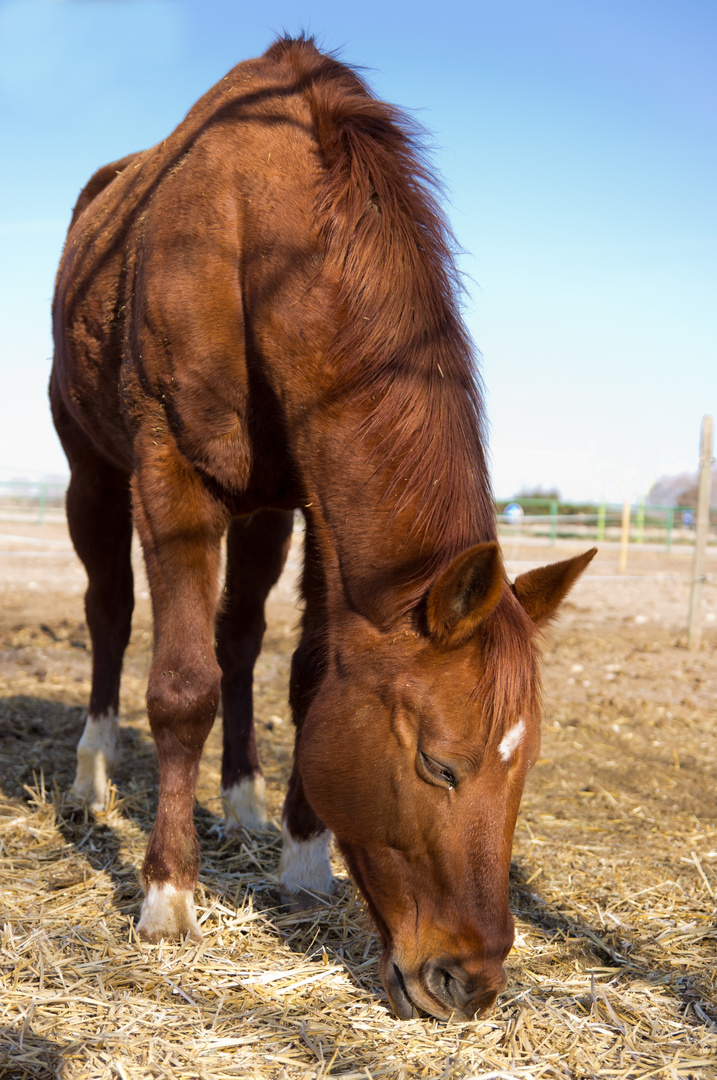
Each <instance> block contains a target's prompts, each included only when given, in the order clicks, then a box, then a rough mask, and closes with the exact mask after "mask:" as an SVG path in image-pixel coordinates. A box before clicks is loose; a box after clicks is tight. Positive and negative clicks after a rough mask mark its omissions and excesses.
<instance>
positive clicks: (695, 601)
mask: <svg viewBox="0 0 717 1080" xmlns="http://www.w3.org/2000/svg"><path fill="white" fill-rule="evenodd" d="M711 483H712V417H711V416H704V417H703V418H702V439H701V441H700V474H699V481H698V486H697V521H696V526H695V561H694V564H693V571H692V590H691V592H690V613H689V617H688V621H687V648H688V649H699V647H700V641H701V639H702V626H701V624H700V605H701V603H702V586H703V584H704V580H705V554H706V551H707V533H708V531H709V524H710V494H711V492H710V488H711Z"/></svg>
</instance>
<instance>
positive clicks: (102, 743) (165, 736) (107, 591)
mask: <svg viewBox="0 0 717 1080" xmlns="http://www.w3.org/2000/svg"><path fill="white" fill-rule="evenodd" d="M458 287H459V286H458V282H457V277H456V272H455V268H454V263H453V261H452V241H451V237H450V233H449V232H448V230H447V227H446V225H445V222H444V220H443V218H442V216H441V213H440V211H439V209H438V206H437V203H436V201H435V198H434V192H433V187H432V178H431V175H430V172H429V171H428V170H427V168H426V166H425V164H424V160H423V158H422V156H421V151H420V146H419V145H418V143H417V141H416V136H415V132H413V131H412V129H411V127H410V125H409V123H408V121H406V119H405V118H404V117H402V116H401V114H400V113H398V111H397V110H395V109H393V108H392V107H390V106H387V105H385V104H383V103H382V102H380V101H377V100H376V99H375V98H374V97H372V96H371V94H370V93H369V91H368V90H367V88H366V86H365V84H364V83H363V82H362V80H361V79H360V78H359V77H358V76H357V75H356V74H355V73H354V72H353V71H351V70H350V69H349V68H347V67H345V66H344V65H342V64H340V63H339V62H338V61H337V60H335V59H334V58H332V57H330V56H326V55H323V54H321V53H320V52H319V51H318V50H317V49H316V48H315V47H314V45H313V43H312V42H311V41H308V40H298V41H292V40H289V39H282V40H280V41H278V42H276V43H275V44H274V45H273V46H272V47H271V48H270V49H269V50H268V52H267V53H266V54H265V55H264V56H262V57H260V58H259V59H256V60H251V61H248V62H247V63H243V64H240V65H239V66H238V67H236V68H234V70H233V71H231V72H230V73H229V75H227V76H226V78H224V79H222V81H221V82H219V83H218V84H217V86H215V87H214V88H213V89H212V90H210V91H209V92H208V93H207V94H206V95H205V96H204V97H203V98H202V99H201V100H200V101H199V102H198V103H197V105H195V106H194V108H193V109H192V110H191V111H190V112H189V114H188V116H187V117H186V119H185V120H184V121H183V122H182V123H181V124H180V125H179V127H178V128H177V129H176V131H174V132H173V133H172V134H171V135H170V136H169V137H168V138H167V139H165V140H164V141H163V142H162V143H160V144H158V145H157V146H155V147H153V148H151V149H149V150H146V151H144V152H142V153H138V154H133V155H130V156H129V157H126V158H123V159H122V160H121V161H118V162H115V163H114V164H112V165H109V166H106V167H105V168H103V169H101V170H100V171H99V172H98V173H96V174H95V176H94V177H93V178H92V179H91V180H90V182H89V184H88V185H87V187H86V188H85V190H84V191H83V192H82V194H81V196H80V198H79V200H78V203H77V206H76V207H75V211H74V214H73V219H72V223H71V226H70V230H69V233H68V237H67V242H66V246H65V250H64V253H63V256H62V261H61V264H60V268H59V271H58V277H57V286H56V293H55V301H54V308H53V317H54V333H55V361H54V367H53V372H52V378H51V384H50V396H51V402H52V410H53V416H54V419H55V424H56V427H57V430H58V433H59V435H60V438H61V440H62V443H63V446H64V448H65V451H66V453H67V457H68V460H69V463H70V467H71V473H72V477H71V482H70V487H69V491H68V496H67V513H68V521H69V527H70V532H71V535H72V539H73V542H74V544H75V547H76V549H77V552H78V554H79V556H80V558H81V559H82V561H83V562H84V565H85V567H86V569H87V574H88V579H89V584H88V589H87V594H86V612H87V622H88V626H89V629H90V634H91V638H92V649H93V669H92V691H91V696H90V702H89V714H88V718H87V723H86V727H85V731H84V733H83V735H82V738H81V740H80V744H79V747H78V765H77V776H76V780H75V788H76V790H77V791H78V792H79V793H80V794H81V795H82V796H83V797H86V798H87V799H89V801H90V802H91V803H92V805H93V806H102V805H103V803H104V800H105V796H106V789H107V783H108V780H109V778H110V776H111V773H112V769H113V768H114V766H115V763H116V759H117V754H118V745H119V742H118V722H117V714H118V706H119V685H120V671H121V665H122V657H123V653H124V650H125V647H126V644H127V641H128V638H129V633H130V622H131V614H132V605H133V585H132V570H131V564H130V545H131V537H132V529H133V523H134V526H135V527H136V529H137V531H138V533H139V537H140V540H141V544H142V549H143V553H144V559H145V564H146V568H147V576H148V580H149V586H150V591H151V598H152V608H153V614H154V627H155V647H154V656H153V661H152V666H151V670H150V674H149V682H148V688H147V711H148V715H149V721H150V725H151V729H152V734H153V736H154V740H155V745H156V749H157V757H158V762H159V802H158V810H157V817H156V821H155V824H154V828H153V830H152V833H151V836H150V838H149V842H148V845H147V851H146V856H145V859H144V864H143V868H142V884H143V887H144V893H145V897H144V902H143V904H142V911H141V917H140V920H139V924H138V930H139V933H140V935H141V936H142V937H143V938H145V939H146V940H148V941H157V940H159V939H160V938H162V937H176V936H183V935H186V934H190V935H192V936H197V935H198V934H199V930H198V927H197V921H196V913H195V907H194V888H195V885H196V881H197V871H198V844H197V839H196V834H195V829H194V824H193V816H192V814H193V800H194V792H195V785H196V778H197V770H198V766H199V759H200V755H201V752H202V747H203V744H204V741H205V739H206V737H207V734H208V733H209V730H210V728H211V726H212V723H213V721H214V716H215V713H216V710H217V706H218V703H219V699H220V695H221V697H222V701H223V715H224V754H223V766H222V796H223V801H224V808H225V814H226V819H227V828H228V829H229V830H231V829H232V827H235V828H236V827H239V826H242V827H246V828H255V827H261V826H262V825H263V824H264V823H265V822H266V807H265V801H264V782H263V777H262V772H261V768H260V765H259V761H258V757H257V751H256V743H255V739H254V729H253V718H252V669H253V666H254V662H255V660H256V658H257V655H258V652H259V649H260V646H261V639H262V634H263V630H264V601H265V599H266V596H267V593H268V591H269V589H270V588H271V586H272V585H273V584H274V582H275V581H276V580H277V578H278V575H279V573H280V572H281V568H282V565H283V561H284V559H285V556H286V551H287V547H288V543H289V539H290V534H291V525H292V517H293V512H294V510H295V508H297V507H299V508H300V509H301V510H302V512H303V514H304V517H305V519H306V540H305V555H304V569H303V579H302V592H303V598H304V613H303V621H302V633H301V639H300V643H299V646H298V648H297V650H296V653H295V655H294V658H293V663H292V672H291V684H290V701H291V706H292V712H293V719H294V723H295V726H296V745H295V754H294V765H293V772H292V776H291V780H290V784H289V790H288V793H287V797H286V802H285V805H284V810H283V825H282V828H283V835H284V847H283V854H282V856H281V861H280V866H279V882H280V886H281V889H282V891H283V894H284V895H285V897H287V898H288V899H289V900H292V899H293V900H300V899H301V897H302V896H304V897H306V896H308V897H309V898H311V897H313V896H315V894H316V893H317V892H318V893H321V894H325V895H326V894H330V893H331V891H332V888H333V879H332V875H331V868H330V864H329V856H328V840H329V835H330V832H333V833H334V835H335V837H336V840H337V842H338V846H339V848H340V850H341V852H342V854H343V857H344V859H345V861H346V864H347V866H348V868H349V870H350V872H351V874H352V876H353V877H354V879H355V881H356V882H357V884H358V886H359V887H360V889H361V891H362V893H363V895H364V897H365V898H366V902H367V904H368V906H369V908H370V911H371V914H372V915H373V918H374V920H375V923H376V926H377V928H378V931H379V933H380V935H381V939H382V943H383V953H382V957H381V964H380V971H381V977H382V980H383V983H384V986H385V988H386V991H387V993H388V996H389V999H390V1002H391V1004H392V1006H393V1008H394V1009H395V1011H396V1013H397V1014H398V1015H399V1016H401V1017H410V1016H414V1015H417V1014H418V1013H421V1012H422V1013H428V1014H429V1015H432V1016H435V1017H448V1016H450V1015H451V1014H455V1015H456V1016H459V1017H471V1016H473V1015H475V1014H481V1013H483V1012H485V1011H486V1010H487V1009H488V1008H489V1007H490V1006H491V1005H492V1004H493V1002H494V1001H495V998H496V995H497V994H498V993H499V991H500V990H501V988H502V987H503V985H504V978H505V977H504V973H503V961H504V959H505V957H506V955H507V953H508V951H509V949H510V947H511V944H512V940H513V921H512V918H511V915H510V911H509V907H508V874H509V868H510V852H511V843H512V837H513V830H514V825H515V820H516V815H517V812H518V804H519V801H520V797H521V793H522V789H523V785H524V782H525V778H526V775H527V773H528V770H529V769H530V767H531V765H532V764H533V763H534V762H535V760H536V757H537V755H538V746H539V741H540V685H539V670H538V631H539V629H540V627H541V626H543V625H544V624H545V623H546V622H547V621H548V620H549V619H550V618H551V617H552V616H553V614H554V613H555V611H556V609H557V607H558V605H559V603H560V601H561V600H562V599H563V597H564V596H565V595H566V593H567V591H568V589H569V588H570V586H571V585H572V583H573V582H574V581H575V579H576V578H577V577H578V575H579V574H580V573H581V572H582V571H583V570H584V568H585V567H586V565H587V564H588V562H589V561H590V559H591V558H592V555H593V554H594V552H593V551H590V552H587V553H586V554H585V555H582V556H579V557H578V558H575V559H571V560H568V561H566V562H562V563H557V564H554V565H552V566H548V567H544V568H542V569H537V570H532V571H530V572H529V573H527V574H522V575H521V576H520V577H518V578H517V580H516V581H515V582H514V584H512V585H511V584H509V583H508V581H507V578H506V575H505V572H504V569H503V566H502V562H501V558H500V552H499V547H498V544H497V541H496V526H495V517H494V512H493V504H492V499H491V493H490V485H489V481H488V474H487V469H486V461H485V453H484V437H483V434H482V403H481V398H480V394H479V390H478V386H477V382H476V376H475V371H474V360H473V355H472V347H471V343H470V341H469V339H468V336H467V334H466V331H465V328H464V326H463V324H462V322H461V319H460V316H459V312H458V307H457V295H458ZM225 534H226V537H227V540H226V545H227V570H226V583H225V586H224V589H223V592H222V587H221V585H220V582H219V569H220V549H221V544H222V539H223V537H224V536H225Z"/></svg>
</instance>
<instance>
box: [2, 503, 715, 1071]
mask: <svg viewBox="0 0 717 1080" xmlns="http://www.w3.org/2000/svg"><path fill="white" fill-rule="evenodd" d="M579 550H581V548H580V547H578V546H576V545H575V544H574V543H566V542H561V541H560V540H558V542H557V543H556V544H555V545H549V544H548V543H546V542H538V541H535V542H532V543H531V542H528V541H526V539H525V538H523V539H522V540H521V539H520V538H517V539H516V538H513V537H510V538H506V540H505V543H504V553H505V557H506V560H507V565H508V570H509V573H510V575H511V577H512V576H514V575H515V574H517V573H519V572H521V571H523V570H525V569H528V568H529V567H530V566H532V565H538V564H540V563H542V562H547V561H550V560H551V559H556V558H566V557H568V556H570V555H573V554H576V553H577V552H578V551H579ZM300 552H301V533H300V531H299V530H297V532H296V533H295V536H294V542H293V545H292V551H291V553H290V557H289V564H288V566H287V570H286V572H285V574H284V577H283V578H282V580H281V581H280V583H279V585H278V586H277V587H276V588H275V590H274V591H273V593H272V595H271V597H270V601H269V626H268V630H267V633H266V636H265V641H264V649H263V652H262V655H261V658H260V661H259V664H258V674H257V681H256V692H255V700H256V712H257V718H258V737H259V741H260V752H261V759H262V764H263V767H264V771H265V775H266V780H267V798H268V804H269V810H270V813H271V815H272V816H273V819H274V823H275V826H276V823H277V822H278V819H279V814H280V809H281V803H282V799H283V793H284V790H285V786H286V782H287V779H288V772H289V767H290V760H291V744H292V732H291V723H290V717H289V714H288V706H287V700H286V696H287V680H288V664H289V659H290V656H291V652H292V648H293V644H294V641H295V635H296V624H297V619H298V613H297V609H296V606H295V584H296V577H297V572H298V567H299V563H300ZM618 554H619V552H618V547H617V545H613V544H610V543H607V544H605V545H603V547H602V548H601V550H600V552H599V554H598V557H597V558H596V559H595V560H594V563H593V564H592V566H591V568H590V570H589V571H588V573H587V574H586V575H585V577H584V578H583V579H582V580H581V581H580V582H578V584H577V585H576V586H575V589H574V590H573V592H572V593H571V595H570V598H569V600H568V601H567V602H566V603H565V605H564V609H563V611H562V614H561V617H560V619H559V621H558V622H557V624H556V625H555V627H553V628H552V629H551V630H550V631H549V632H548V634H547V636H546V646H545V667H544V687H545V720H544V725H543V746H542V752H541V757H540V759H539V761H538V763H537V765H536V767H535V769H534V770H533V773H532V774H531V776H530V778H529V781H528V784H527V787H526V791H525V795H524V797H523V801H522V806H521V811H520V817H519V820H518V826H517V829H516V835H515V845H514V851H513V863H512V870H511V884H512V890H511V907H512V910H513V913H514V915H515V917H516V929H517V934H516V944H515V947H514V949H513V951H512V952H511V954H510V956H509V959H508V971H509V979H510V981H509V984H508V987H507V989H506V990H505V992H504V993H503V994H502V995H501V997H500V998H499V1000H498V1004H497V1006H496V1008H495V1010H494V1011H493V1013H492V1014H491V1015H490V1016H489V1017H488V1018H487V1019H485V1020H482V1021H475V1022H472V1023H464V1022H461V1023H450V1022H449V1023H445V1024H444V1023H440V1022H437V1021H434V1020H411V1021H403V1022H402V1021H398V1020H396V1019H394V1017H393V1016H392V1014H391V1013H390V1011H389V1009H388V1005H387V1001H386V999H385V995H384V993H383V990H382V988H381V984H380V982H379V979H378V973H377V961H378V955H379V945H378V941H377V939H376V937H375V936H374V933H373V931H372V929H371V926H370V923H369V921H368V919H367V916H366V914H365V911H364V908H363V905H362V903H361V900H360V898H359V897H358V895H357V893H356V890H355V889H354V887H353V885H352V884H351V882H350V881H349V880H348V879H347V877H346V874H345V871H344V870H343V869H342V867H341V865H340V862H339V861H338V860H335V873H336V874H337V875H338V876H339V878H341V890H340V894H339V895H338V897H337V898H336V901H335V903H334V904H333V906H332V907H330V908H325V907H320V908H316V909H315V910H313V911H310V912H307V913H302V914H298V915H295V914H285V913H282V911H281V910H280V909H279V907H278V896H277V893H276V868H277V862H278V856H279V847H280V837H279V833H278V830H277V829H276V827H274V828H273V829H270V830H267V831H266V832H264V833H261V834H256V835H248V834H245V835H244V836H243V837H242V838H241V839H237V838H234V839H231V840H229V841H225V840H224V839H223V837H222V834H221V830H220V827H219V822H220V815H221V805H220V800H219V768H220V754H221V732H220V729H219V725H215V727H214V730H213V731H212V734H211V736H210V739H209V742H208V744H207V748H206V751H205V754H204V758H203V762H202V769H201V774H200V781H199V788H198V798H197V804H196V815H195V816H196V821H197V827H198V831H199V834H200V841H201V847H202V868H201V871H200V886H199V890H198V895H197V907H198V913H199V919H200V923H201V926H202V930H203V933H204V938H203V940H202V942H201V943H199V944H196V943H189V942H187V943H185V944H182V945H168V944H164V943H163V944H161V945H159V946H146V945H142V944H140V943H139V941H138V939H137V936H136V934H135V930H134V924H135V922H136V919H137V917H138V913H139V904H140V895H141V893H140V888H139V884H138V878H137V874H138V871H139V868H140V865H141V860H142V857H143V853H144V848H145V845H146V840H147V835H148V833H149V830H150V828H151V824H152V821H153V817H154V812H155V808H156V765H155V757H154V750H153V746H152V741H151V737H150V733H149V727H148V722H147V717H146V712H145V708H144V692H145V683H146V676H147V672H148V668H149V662H150V654H151V645H152V629H151V619H150V610H149V600H148V595H147V587H146V583H145V580H144V575H143V572H142V568H141V560H140V558H139V555H138V552H135V573H136V595H137V602H136V608H135V615H134V622H133V634H132V640H131V643H130V647H129V650H128V654H127V658H126V662H125V669H124V676H123V686H122V702H121V716H122V725H123V736H122V758H121V763H120V767H119V770H118V773H117V775H116V778H115V779H116V786H115V788H114V789H113V793H112V800H111V806H110V807H109V809H108V811H107V812H106V813H103V814H99V815H97V817H96V818H95V817H93V815H92V814H91V813H90V812H89V811H88V810H87V808H86V807H82V806H79V805H78V804H77V803H74V802H72V801H71V800H70V799H69V798H68V797H67V795H66V794H65V793H66V791H67V789H68V787H69V785H70V783H71V781H72V777H73V774H74V760H75V747H76V743H77V740H78V738H79V735H80V734H81V732H82V728H83V724H84V718H85V709H86V702H87V698H88V694H89V675H90V665H89V651H88V634H87V629H86V626H85V624H84V616H83V607H82V596H83V592H84V587H85V578H84V572H83V570H82V568H81V566H80V564H79V562H78V561H77V559H76V557H75V555H74V553H73V551H72V546H71V543H70V541H69V538H68V536H67V530H66V526H65V524H64V521H63V520H62V519H60V518H55V517H52V516H48V517H47V518H46V519H45V520H44V522H43V523H42V524H40V523H38V522H36V521H29V520H28V521H4V522H0V581H1V582H2V588H1V589H0V598H1V599H0V693H1V696H0V726H1V728H2V742H1V744H0V821H1V823H2V832H1V843H0V933H1V935H2V949H1V952H0V1076H7V1077H11V1078H13V1080H16V1078H17V1080H19V1078H23V1077H27V1078H28V1080H29V1078H32V1080H44V1078H50V1077H61V1078H62V1080H80V1078H85V1077H86V1078H88V1080H89V1078H92V1080H99V1078H102V1080H105V1078H106V1080H110V1078H120V1080H140V1078H141V1080H145V1078H150V1077H151V1078H155V1077H157V1078H159V1077H171V1078H174V1077H177V1078H181V1080H185V1078H187V1080H188V1078H190V1077H191V1078H195V1077H197V1078H206V1080H222V1078H224V1077H227V1078H228V1077H248V1076H256V1077H266V1078H269V1077H271V1078H276V1080H279V1078H286V1080H294V1078H299V1077H324V1076H336V1077H344V1078H347V1077H355V1078H356V1080H358V1078H359V1077H361V1078H366V1077H380V1076H388V1077H397V1078H400V1077H406V1078H408V1077H419V1076H427V1077H444V1078H448V1077H465V1078H468V1077H475V1078H479V1077H482V1078H484V1080H488V1078H489V1077H490V1078H495V1080H498V1078H505V1080H508V1078H510V1077H519V1078H521V1080H523V1078H526V1080H527V1078H532V1077H535V1078H536V1080H537V1078H541V1080H542V1078H545V1080H553V1078H556V1080H557V1078H566V1077H571V1078H572V1077H593V1076H600V1077H618V1078H632V1077H635V1078H637V1077H641V1078H642V1077H648V1076H655V1077H665V1078H670V1080H672V1078H677V1077H680V1078H689V1077H692V1078H694V1080H698V1078H699V1080H702V1078H706V1077H709V1076H714V1075H716V1073H717V1028H716V1027H715V1025H716V1024H717V985H716V979H717V975H716V972H717V927H716V925H715V906H716V900H715V897H716V895H717V827H716V826H717V754H716V750H717V740H716V738H715V731H714V723H715V717H717V679H715V671H717V587H716V585H715V582H716V581H717V576H716V574H717V554H716V553H715V552H714V551H713V550H711V551H710V554H709V556H708V562H709V565H708V581H707V585H706V587H705V592H704V610H703V619H704V621H703V629H704V634H703V645H702V649H701V650H700V651H699V652H689V651H688V650H687V648H686V618H687V604H688V592H689V577H690V572H691V557H692V553H691V550H689V549H686V550H680V549H679V548H673V550H672V551H671V552H670V553H669V554H668V553H666V552H665V551H664V550H662V549H661V550H659V551H658V550H654V551H652V550H647V549H640V550H636V551H635V552H634V553H631V556H630V561H629V566H628V573H627V574H625V575H622V576H621V575H619V574H618Z"/></svg>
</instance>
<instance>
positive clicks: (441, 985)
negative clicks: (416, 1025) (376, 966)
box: [380, 953, 508, 1020]
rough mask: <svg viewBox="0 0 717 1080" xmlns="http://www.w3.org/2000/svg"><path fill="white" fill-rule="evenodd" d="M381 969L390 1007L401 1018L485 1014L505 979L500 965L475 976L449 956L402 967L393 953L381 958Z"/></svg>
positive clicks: (454, 1016) (491, 1005)
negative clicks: (425, 1015)
mask: <svg viewBox="0 0 717 1080" xmlns="http://www.w3.org/2000/svg"><path fill="white" fill-rule="evenodd" d="M380 970H381V979H382V982H383V985H384V987H385V989H386V993H387V994H388V999H389V1001H390V1003H391V1007H392V1008H393V1011H394V1012H395V1013H396V1015H397V1016H398V1017H399V1018H400V1019H401V1020H410V1019H412V1018H414V1017H417V1016H420V1015H421V1014H423V1013H426V1014H428V1015H429V1016H435V1017H436V1018H437V1019H439V1020H449V1019H451V1018H455V1019H456V1020H473V1019H474V1018H475V1017H481V1016H485V1015H486V1014H487V1013H488V1012H490V1010H491V1009H492V1008H493V1005H494V1004H495V1000H496V998H497V997H498V994H499V993H500V992H501V990H503V989H504V987H505V985H506V983H507V981H508V979H507V976H506V974H505V970H504V968H503V966H502V964H500V965H492V966H491V967H490V969H487V970H485V971H482V972H479V973H478V974H477V975H471V974H469V973H468V972H467V971H466V970H465V969H464V968H463V967H461V965H460V964H458V963H456V962H455V961H454V960H450V959H440V960H427V961H425V962H424V963H423V964H422V965H421V966H420V967H418V968H415V969H411V968H409V967H407V966H406V967H404V966H401V964H400V962H399V960H398V958H397V957H396V956H395V954H393V953H391V954H389V955H388V956H384V957H382V959H381V965H380Z"/></svg>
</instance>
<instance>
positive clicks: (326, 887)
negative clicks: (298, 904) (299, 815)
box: [279, 822, 336, 895]
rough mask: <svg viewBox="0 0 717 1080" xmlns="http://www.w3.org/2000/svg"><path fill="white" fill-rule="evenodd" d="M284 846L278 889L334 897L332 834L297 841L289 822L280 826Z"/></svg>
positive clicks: (323, 833)
mask: <svg viewBox="0 0 717 1080" xmlns="http://www.w3.org/2000/svg"><path fill="white" fill-rule="evenodd" d="M281 832H282V836H283V837H284V846H283V848H282V851H281V858H280V859H279V887H280V888H281V889H282V890H283V891H285V892H289V893H299V892H301V890H302V889H307V890H308V891H309V892H312V893H323V894H325V895H331V893H332V892H333V891H334V888H335V886H336V882H335V880H334V876H333V874H332V873H331V863H330V861H329V839H330V837H331V833H329V832H328V831H324V832H322V833H319V835H318V836H312V837H311V839H309V840H295V839H294V837H293V836H292V835H291V833H290V832H289V830H288V828H287V826H286V822H283V823H282V826H281Z"/></svg>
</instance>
